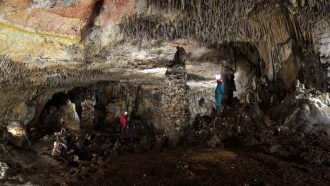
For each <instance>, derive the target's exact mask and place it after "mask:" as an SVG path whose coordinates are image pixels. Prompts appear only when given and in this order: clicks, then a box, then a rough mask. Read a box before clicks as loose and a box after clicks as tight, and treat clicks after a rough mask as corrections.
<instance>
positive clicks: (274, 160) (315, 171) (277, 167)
mask: <svg viewBox="0 0 330 186" xmlns="http://www.w3.org/2000/svg"><path fill="white" fill-rule="evenodd" d="M10 155H11V159H12V160H13V159H16V163H13V164H12V165H11V168H12V170H11V171H14V172H13V173H14V174H17V175H21V177H23V178H24V180H26V181H30V183H38V184H41V185H330V167H329V166H325V165H323V166H315V165H308V164H304V163H298V162H297V161H295V159H290V160H289V159H282V158H280V157H274V156H272V155H268V154H264V153H259V152H258V151H255V150H253V149H246V148H238V147H231V148H214V149H210V148H204V147H194V148H180V149H176V150H170V149H167V150H164V151H163V152H146V153H142V154H136V153H128V152H122V153H118V155H117V156H116V157H108V158H105V159H103V160H100V159H99V160H96V161H95V162H93V161H89V162H82V163H81V164H80V166H79V167H72V166H67V165H65V164H63V163H61V162H59V161H56V160H53V159H51V158H50V157H49V156H36V155H34V154H31V153H29V152H26V153H24V155H22V152H21V153H18V152H17V151H16V152H14V151H12V152H11V154H10ZM31 160H33V161H31ZM22 165H23V166H22ZM26 181H25V182H26ZM0 183H1V181H0ZM9 183H11V184H19V183H17V182H16V183H15V182H12V181H10V180H2V183H1V185H2V184H3V185H10V184H9Z"/></svg>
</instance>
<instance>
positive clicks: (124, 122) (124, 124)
mask: <svg viewBox="0 0 330 186" xmlns="http://www.w3.org/2000/svg"><path fill="white" fill-rule="evenodd" d="M120 125H121V133H122V134H123V132H124V131H126V129H127V112H124V113H123V114H122V115H121V116H120Z"/></svg>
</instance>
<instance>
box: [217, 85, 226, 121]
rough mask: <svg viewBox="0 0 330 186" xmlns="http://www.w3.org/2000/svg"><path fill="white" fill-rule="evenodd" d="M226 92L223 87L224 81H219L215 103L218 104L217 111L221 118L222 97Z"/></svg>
mask: <svg viewBox="0 0 330 186" xmlns="http://www.w3.org/2000/svg"><path fill="white" fill-rule="evenodd" d="M224 92H225V87H224V85H223V80H222V79H218V80H217V87H216V88H215V102H216V109H217V115H218V116H219V115H220V113H221V112H222V95H223V94H224Z"/></svg>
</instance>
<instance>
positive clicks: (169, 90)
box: [162, 47, 189, 146]
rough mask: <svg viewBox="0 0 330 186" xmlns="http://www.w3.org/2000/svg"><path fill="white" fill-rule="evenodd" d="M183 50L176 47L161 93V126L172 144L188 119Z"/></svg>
mask: <svg viewBox="0 0 330 186" xmlns="http://www.w3.org/2000/svg"><path fill="white" fill-rule="evenodd" d="M185 55H186V53H185V50H184V49H183V48H181V47H177V52H176V54H175V57H174V60H173V64H172V65H171V67H169V68H168V69H167V71H166V74H165V75H166V78H165V86H164V88H163V95H162V110H163V127H164V130H165V134H166V135H167V136H168V138H169V140H170V143H172V145H174V146H175V145H177V143H178V142H179V140H180V138H181V135H182V132H183V130H184V129H185V127H186V126H187V123H188V119H189V105H188V96H187V94H188V86H187V84H186V67H185V60H186V58H185Z"/></svg>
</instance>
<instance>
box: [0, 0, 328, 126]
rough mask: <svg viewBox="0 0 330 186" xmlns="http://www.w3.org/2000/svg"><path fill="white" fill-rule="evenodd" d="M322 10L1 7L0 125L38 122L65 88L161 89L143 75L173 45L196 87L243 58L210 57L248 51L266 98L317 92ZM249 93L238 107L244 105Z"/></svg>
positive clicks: (268, 2)
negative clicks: (110, 84)
mask: <svg viewBox="0 0 330 186" xmlns="http://www.w3.org/2000/svg"><path fill="white" fill-rule="evenodd" d="M329 8H330V3H329V2H328V1H326V0H285V1H277V0H247V1H241V0H233V1H224V0H221V1H214V0H208V1H198V0H181V1H179V0H177V1H176V0H156V1H151V0H102V1H101V0H72V1H71V0H70V1H61V0H33V1H30V0H5V1H0V41H1V45H0V67H1V68H0V75H1V76H0V95H1V101H0V106H1V108H3V109H2V110H1V111H0V123H1V125H4V126H6V125H7V124H8V122H9V121H12V120H14V121H16V120H17V121H20V122H22V123H28V122H29V121H30V120H31V119H30V118H31V116H33V115H35V113H40V111H39V110H40V108H37V107H36V106H42V105H43V103H44V104H45V100H49V99H50V98H51V96H52V95H53V94H54V93H56V92H61V91H68V90H71V89H72V88H73V87H77V86H85V85H87V84H91V83H95V82H97V81H103V80H106V81H122V80H126V81H134V82H139V83H150V82H158V83H159V82H163V80H164V79H165V74H164V73H160V72H159V71H149V72H146V71H144V70H148V69H156V68H164V67H166V65H167V64H168V63H169V61H171V60H172V58H173V55H174V53H175V47H176V46H178V45H179V46H183V47H184V48H185V49H186V50H187V51H188V52H189V53H190V56H191V58H192V60H190V62H188V64H187V73H188V75H189V74H193V75H194V76H196V77H200V78H199V79H201V81H200V82H203V83H204V82H205V81H211V80H212V79H214V73H217V72H221V73H223V72H225V73H226V71H230V73H234V70H233V69H231V68H232V66H234V64H240V61H241V60H242V59H241V58H240V57H239V56H241V55H244V54H243V53H242V51H239V50H233V49H231V50H229V51H227V52H228V53H229V54H230V53H232V54H230V55H231V56H232V57H231V60H226V63H227V62H228V63H231V65H227V66H230V68H227V67H226V65H225V66H224V65H223V64H224V63H222V62H221V60H222V59H221V57H219V56H216V55H214V53H212V52H211V53H210V52H209V50H211V49H212V50H214V51H218V52H219V50H222V46H223V45H227V44H228V45H232V46H233V48H240V49H244V48H246V47H244V46H243V45H240V44H239V43H248V45H250V46H252V47H254V48H256V50H255V51H257V53H258V56H259V58H255V57H252V58H251V57H249V58H247V61H248V63H249V65H251V66H252V68H256V66H260V71H261V72H260V74H261V75H260V77H262V76H265V77H266V78H267V83H269V84H274V85H272V86H273V87H274V88H273V90H275V91H274V92H272V94H276V91H280V92H282V91H286V92H289V91H290V90H291V89H292V88H293V86H294V82H295V81H296V80H297V78H299V80H300V81H301V82H303V83H306V84H307V85H308V86H310V87H315V88H317V89H319V90H324V87H325V86H326V85H325V83H324V79H325V78H326V71H325V68H323V66H324V64H326V63H329V46H330V44H329V20H330V19H329V11H328V10H329ZM247 48H249V47H247ZM244 50H245V49H244ZM220 53H221V52H220ZM203 55H204V57H205V56H206V58H207V57H208V59H207V60H201V56H203ZM248 56H255V55H252V54H251V55H250V54H248ZM244 58H246V57H244ZM220 62H221V63H220ZM235 62H239V63H235ZM211 64H213V66H212V65H211ZM214 64H217V65H218V66H214ZM213 67H215V68H213ZM239 69H241V68H240V67H239ZM256 69H257V68H256ZM199 70H201V71H202V72H203V73H198V71H199ZM260 77H259V76H258V77H257V80H258V78H260ZM251 78H252V77H250V76H249V78H248V81H246V82H244V83H245V84H244V86H242V87H247V86H248V82H251V81H253V78H252V80H251ZM257 80H256V81H257ZM197 84H198V83H197ZM199 87H200V88H201V87H202V86H199ZM210 87H212V86H210ZM237 88H238V90H236V91H238V92H239V91H241V89H242V88H240V87H237ZM201 89H202V88H201ZM250 90H251V88H243V89H242V91H241V93H240V95H242V96H238V95H237V97H242V98H240V99H241V100H244V99H243V97H245V96H243V95H246V94H247V91H250ZM252 90H253V86H252ZM268 97H272V96H271V95H270V96H268ZM275 97H276V96H275ZM151 105H155V103H152V104H151ZM143 112H144V111H143ZM202 112H203V113H204V111H202ZM208 112H209V111H205V113H208ZM154 123H160V122H159V120H157V119H155V121H154Z"/></svg>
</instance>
